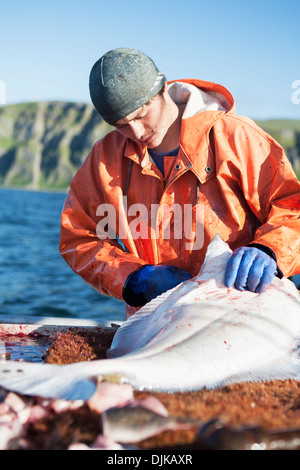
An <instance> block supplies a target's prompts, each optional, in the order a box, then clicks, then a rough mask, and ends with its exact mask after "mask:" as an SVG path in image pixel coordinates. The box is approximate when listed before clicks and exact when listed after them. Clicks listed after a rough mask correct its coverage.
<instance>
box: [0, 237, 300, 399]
mask: <svg viewBox="0 0 300 470" xmlns="http://www.w3.org/2000/svg"><path fill="white" fill-rule="evenodd" d="M230 254H231V250H230V249H229V247H228V245H227V244H226V243H225V242H224V241H223V240H222V239H221V238H220V237H219V236H218V235H217V236H216V237H214V239H213V240H212V241H211V243H210V245H209V247H208V250H207V253H206V258H205V262H204V264H203V266H202V269H201V272H200V273H199V274H198V275H197V276H195V277H194V278H193V279H190V280H188V281H185V282H183V283H182V284H180V285H179V286H177V287H175V288H174V289H171V290H170V291H168V292H166V293H165V294H162V295H161V296H159V297H157V298H156V299H154V300H152V301H151V302H150V303H149V304H147V305H146V306H145V307H143V308H142V309H140V311H139V312H137V313H136V314H134V315H133V316H132V317H130V318H128V320H126V321H125V322H124V324H123V325H122V326H121V327H120V328H119V329H118V331H117V332H116V334H115V337H114V340H113V342H112V345H111V348H110V350H109V351H108V356H109V359H102V360H96V361H89V362H80V363H76V364H71V365H63V366H62V365H53V364H37V363H28V362H23V363H18V362H6V363H4V364H0V386H2V387H4V388H6V389H9V390H13V391H15V392H18V393H22V394H25V395H39V396H43V397H48V398H65V399H80V398H81V399H88V398H89V397H90V396H91V394H92V393H93V392H94V390H95V385H94V379H96V378H98V377H99V376H102V377H104V378H105V377H109V376H114V375H117V376H119V378H120V380H121V381H122V382H128V383H130V384H131V385H132V386H133V387H134V388H135V389H145V390H154V391H166V392H176V391H189V390H199V389H201V388H203V387H206V388H214V387H217V386H221V385H225V384H230V383H236V382H247V381H265V380H273V379H282V380H283V379H289V378H293V379H297V380H299V379H300V355H299V358H298V347H300V341H299V342H298V339H300V296H299V292H298V290H297V289H296V287H295V285H294V284H293V283H292V282H291V281H289V280H288V279H281V280H280V279H278V278H275V279H274V280H273V282H272V283H271V285H270V286H269V287H268V288H267V289H266V290H265V291H264V292H263V293H261V294H256V293H253V292H249V291H243V292H241V291H238V290H236V289H235V288H232V289H228V288H227V287H225V286H224V282H223V279H224V272H225V266H226V262H227V260H228V259H229V257H230Z"/></svg>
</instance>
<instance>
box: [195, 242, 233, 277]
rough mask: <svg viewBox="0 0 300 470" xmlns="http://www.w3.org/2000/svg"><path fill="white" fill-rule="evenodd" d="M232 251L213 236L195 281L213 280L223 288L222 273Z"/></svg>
mask: <svg viewBox="0 0 300 470" xmlns="http://www.w3.org/2000/svg"><path fill="white" fill-rule="evenodd" d="M231 253H232V250H231V249H230V248H229V245H228V244H227V243H226V242H224V240H223V239H222V238H221V236H220V235H219V234H217V235H215V236H214V237H213V239H212V240H211V242H210V243H209V245H208V247H207V250H206V254H205V258H204V262H203V264H202V266H201V269H200V272H199V274H198V275H197V276H196V278H195V279H197V280H202V281H203V280H207V279H212V278H214V279H215V280H216V282H217V284H218V285H221V286H224V273H225V268H226V263H227V261H228V259H229V258H230V255H231Z"/></svg>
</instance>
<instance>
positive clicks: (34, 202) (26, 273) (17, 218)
mask: <svg viewBox="0 0 300 470" xmlns="http://www.w3.org/2000/svg"><path fill="white" fill-rule="evenodd" d="M65 198H66V194H60V193H50V192H35V191H22V190H14V189H3V188H2V189H0V213H1V218H0V317H1V315H18V316H20V318H21V317H22V315H23V316H28V315H30V316H37V317H45V316H46V317H64V318H73V319H76V318H79V319H88V320H95V321H103V320H109V321H110V320H125V304H124V303H123V302H122V301H119V300H116V299H113V298H111V297H107V296H104V295H101V294H99V293H98V292H97V291H96V290H95V289H93V288H92V287H91V286H89V285H88V284H87V283H86V282H85V281H83V279H81V277H80V276H78V275H77V274H75V273H74V272H73V271H72V270H71V268H70V267H69V266H68V265H67V264H66V262H65V261H64V260H63V258H62V257H61V256H60V254H59V252H58V246H59V231H60V214H61V210H62V207H63V203H64V200H65Z"/></svg>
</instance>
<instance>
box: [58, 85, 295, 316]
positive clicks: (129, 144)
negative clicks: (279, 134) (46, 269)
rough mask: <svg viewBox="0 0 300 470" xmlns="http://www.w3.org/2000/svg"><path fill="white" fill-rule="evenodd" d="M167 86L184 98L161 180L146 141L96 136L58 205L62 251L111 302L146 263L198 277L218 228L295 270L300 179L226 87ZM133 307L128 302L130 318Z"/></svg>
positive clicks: (235, 242)
mask: <svg viewBox="0 0 300 470" xmlns="http://www.w3.org/2000/svg"><path fill="white" fill-rule="evenodd" d="M168 86H169V93H170V95H171V96H172V98H173V99H174V100H175V101H177V102H184V103H185V113H184V115H183V119H182V129H181V141H180V150H179V153H178V156H177V157H168V158H165V175H164V177H163V175H162V174H161V173H160V171H159V170H158V168H157V167H156V165H155V164H154V163H153V162H152V160H151V157H150V156H149V153H148V151H147V148H146V147H144V146H142V145H140V144H138V143H136V142H133V141H131V140H130V139H128V138H126V137H124V136H122V135H121V134H120V133H119V132H118V131H116V130H114V131H112V132H110V133H109V134H107V135H106V136H105V137H104V138H103V139H101V140H100V141H98V142H97V143H96V144H95V145H94V147H93V149H92V151H91V153H90V155H89V156H88V158H87V159H86V160H85V162H84V163H83V165H82V167H81V168H80V169H79V170H78V172H77V174H76V175H75V177H74V179H73V181H72V183H71V185H70V191H69V194H68V196H67V199H66V202H65V205H64V208H63V212H62V217H61V241H60V253H61V255H62V256H63V258H64V259H65V260H66V262H67V263H68V264H69V265H70V267H71V268H72V269H73V270H74V271H75V272H76V273H78V274H79V275H80V276H82V277H83V279H85V280H86V281H87V282H88V283H89V284H90V285H92V286H93V287H94V288H95V289H97V290H98V291H99V292H100V293H102V294H106V295H110V296H113V297H115V298H118V299H122V288H123V285H124V283H125V281H126V278H127V277H128V276H129V274H130V273H131V272H133V271H134V270H136V269H137V268H139V267H140V266H142V265H144V264H159V263H164V264H170V265H175V266H178V267H181V268H182V269H185V270H187V271H189V272H190V273H191V274H192V275H196V274H197V273H198V272H199V270H200V268H201V265H202V263H203V260H204V256H205V252H206V248H207V245H208V243H209V242H210V240H211V239H212V238H213V236H214V235H215V234H217V233H219V234H220V235H221V237H222V238H223V240H225V241H226V242H227V243H228V244H229V246H230V247H231V248H232V249H233V250H234V249H235V248H237V247H240V246H245V245H248V244H250V243H257V244H262V245H264V246H266V247H268V248H270V249H271V250H273V252H274V254H275V255H276V260H277V265H278V267H279V269H280V270H281V271H282V273H283V275H284V276H290V275H294V274H297V273H299V272H300V237H299V234H300V183H299V181H298V180H297V178H296V176H295V174H294V172H293V170H292V167H291V165H290V163H289V161H288V159H287V157H286V155H285V153H284V151H283V149H282V148H281V146H280V145H279V144H278V143H277V142H276V141H274V139H273V138H272V137H270V136H269V135H268V134H266V133H265V132H264V131H263V130H262V129H260V128H259V127H258V126H257V125H256V124H255V123H254V122H253V121H252V120H250V119H248V118H245V117H241V116H237V115H236V114H235V107H234V100H233V97H232V95H231V94H230V93H229V91H228V90H227V89H226V88H224V87H222V86H220V85H217V84H215V83H210V82H204V81H200V80H180V81H179V82H178V81H176V82H170V83H169V84H168ZM172 93H173V95H172ZM194 96H196V98H197V99H198V101H199V99H200V104H199V102H198V101H197V99H196V100H195V98H194ZM201 100H202V101H201ZM124 196H125V197H124ZM134 204H137V205H136V206H134ZM174 204H175V205H174ZM141 207H142V208H145V210H146V211H148V217H147V213H146V212H145V211H143V210H141ZM172 208H173V210H172ZM174 208H175V209H176V210H175V209H174ZM185 208H188V210H187V212H186V213H185V212H184V211H185ZM155 211H156V212H155ZM150 214H156V215H155V216H153V219H152V220H151V215H150ZM186 214H187V216H186V217H185V215H186ZM153 220H155V223H153ZM186 220H187V221H186ZM107 222H108V224H109V227H108V225H106V223H107ZM180 222H181V224H182V225H181V234H180V235H178V229H180ZM153 227H155V229H153ZM138 232H139V233H138ZM101 234H102V235H101ZM116 234H117V236H118V237H119V238H116ZM154 234H155V235H154ZM123 244H124V245H123ZM135 310H136V309H135V308H133V307H129V306H128V305H127V316H128V315H130V314H131V313H133V312H134V311H135Z"/></svg>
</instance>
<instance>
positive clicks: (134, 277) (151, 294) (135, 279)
mask: <svg viewBox="0 0 300 470" xmlns="http://www.w3.org/2000/svg"><path fill="white" fill-rule="evenodd" d="M192 277H193V276H192V275H191V274H190V273H189V272H187V271H185V270H183V269H181V268H177V267H176V266H169V265H166V264H159V265H151V264H147V265H145V266H142V267H141V268H139V269H137V270H136V271H134V272H133V273H131V274H130V275H129V276H128V278H127V279H126V282H125V284H124V287H123V299H124V300H125V302H126V303H127V304H128V305H132V306H133V307H141V306H142V305H145V304H146V303H147V302H150V300H152V299H154V298H155V297H157V296H158V295H160V294H162V293H163V292H166V291H167V290H169V289H172V288H173V287H175V286H177V285H178V284H180V283H181V282H183V281H186V280H187V279H191V278H192Z"/></svg>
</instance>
